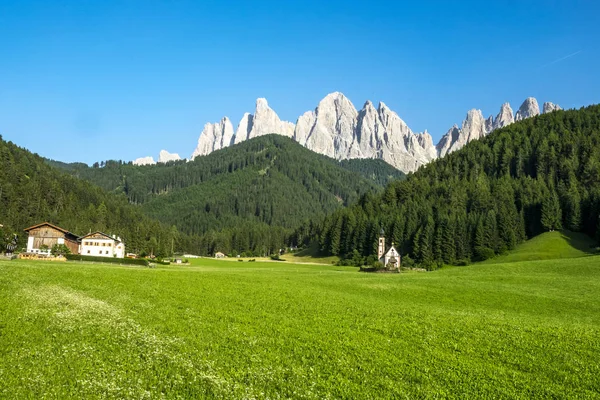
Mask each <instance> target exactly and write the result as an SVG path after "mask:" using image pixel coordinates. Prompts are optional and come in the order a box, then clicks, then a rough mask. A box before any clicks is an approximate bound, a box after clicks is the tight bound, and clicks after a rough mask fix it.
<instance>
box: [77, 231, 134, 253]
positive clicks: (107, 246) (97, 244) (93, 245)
mask: <svg viewBox="0 0 600 400" xmlns="http://www.w3.org/2000/svg"><path fill="white" fill-rule="evenodd" d="M79 254H81V255H83V256H95V257H115V258H124V257H125V243H123V241H122V240H121V238H120V237H117V236H115V235H113V236H109V235H107V234H106V233H102V232H94V233H88V234H87V235H84V236H82V237H81V251H80V253H79Z"/></svg>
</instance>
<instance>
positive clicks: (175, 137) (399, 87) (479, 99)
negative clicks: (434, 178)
mask: <svg viewBox="0 0 600 400" xmlns="http://www.w3.org/2000/svg"><path fill="white" fill-rule="evenodd" d="M598 3H599V2H596V1H554V0H545V1H494V2H486V1H477V2H475V1H461V2H446V1H444V2H434V1H419V2H415V1H410V2H402V1H379V2H365V1H351V0H347V1H337V0H336V1H303V2H294V1H253V2H239V3H238V2H226V1H161V2H159V1H151V0H146V1H139V2H136V1H122V2H115V1H108V0H107V1H97V2H96V1H73V2H68V1H56V2H48V1H26V0H21V1H6V0H0V57H1V58H0V134H1V135H2V136H3V137H4V139H7V140H12V141H14V142H15V143H17V144H18V145H20V146H22V147H26V148H28V149H30V150H32V151H34V152H37V153H39V154H41V155H44V156H46V157H50V158H54V159H59V160H64V161H84V162H88V163H91V162H94V161H97V160H105V159H123V160H132V159H134V158H137V157H141V156H145V155H152V156H154V157H155V158H156V157H157V156H158V152H159V151H160V150H161V149H166V150H169V151H171V152H178V153H180V154H181V156H183V157H188V156H189V155H190V154H191V153H192V151H193V149H194V148H195V146H196V142H197V140H198V136H199V134H200V132H201V131H202V127H203V126H204V124H205V123H206V122H214V121H218V120H219V119H220V118H221V117H222V116H224V115H227V116H229V117H230V118H231V119H232V121H233V122H234V124H237V122H238V121H239V119H240V118H241V116H242V114H243V113H244V112H245V111H249V112H252V111H253V109H254V103H255V99H256V98H257V97H266V98H267V99H268V100H269V104H270V105H271V107H272V108H273V109H274V110H275V111H276V112H277V113H278V114H279V116H280V117H281V118H282V119H286V120H290V121H292V122H295V120H296V118H297V117H298V116H299V115H301V114H302V113H303V112H305V111H307V110H311V109H314V108H315V107H316V105H317V104H318V102H319V100H320V99H321V98H322V97H324V96H325V95H326V94H327V93H330V92H333V91H341V92H343V93H344V94H346V95H347V96H348V97H349V98H350V99H351V100H352V102H353V103H354V105H355V106H356V107H357V108H360V107H362V105H363V103H364V102H365V101H366V100H367V99H370V100H372V101H373V102H375V103H377V102H378V101H380V100H382V101H384V102H385V103H386V104H387V105H388V106H389V107H390V108H392V109H393V110H394V111H396V112H397V113H398V114H399V115H400V117H401V118H403V119H404V120H405V121H406V122H407V123H408V125H409V126H410V127H411V128H412V129H413V130H414V131H423V130H425V129H428V130H429V132H430V133H431V134H432V135H433V137H434V141H436V142H437V140H438V139H439V138H440V137H441V135H442V134H443V133H445V131H446V130H447V129H448V128H449V127H450V126H452V124H454V123H460V122H461V121H462V119H463V118H464V116H465V114H466V112H467V110H469V109H470V108H481V109H482V110H483V112H484V115H485V116H487V115H489V114H494V115H496V114H497V112H498V110H499V108H500V105H501V104H502V103H503V102H505V101H509V102H510V103H511V105H512V106H513V109H514V110H515V111H516V109H517V108H518V106H519V105H520V103H521V102H522V101H523V100H524V99H525V98H526V97H527V96H534V97H537V99H538V101H540V103H542V102H544V101H553V102H556V103H558V104H560V105H561V106H563V107H565V108H572V107H580V106H583V105H588V104H592V103H599V102H600V73H598V71H600V44H599V43H600V16H599V15H600V5H598ZM569 55H571V56H570V57H567V56H569ZM565 57H567V58H565Z"/></svg>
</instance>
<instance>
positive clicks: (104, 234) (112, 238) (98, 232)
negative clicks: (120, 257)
mask: <svg viewBox="0 0 600 400" xmlns="http://www.w3.org/2000/svg"><path fill="white" fill-rule="evenodd" d="M92 235H102V236H106V238H107V239H111V240H114V241H115V242H123V241H122V240H119V239H116V238H114V237H112V236H110V235H107V234H106V233H104V232H100V231H96V232H90V233H88V234H87V235H83V236H82V237H80V239H85V238H88V237H90V236H92Z"/></svg>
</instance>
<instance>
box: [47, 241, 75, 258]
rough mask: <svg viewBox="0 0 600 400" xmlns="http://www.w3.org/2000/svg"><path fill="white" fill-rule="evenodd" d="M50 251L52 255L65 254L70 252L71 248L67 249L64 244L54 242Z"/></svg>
mask: <svg viewBox="0 0 600 400" xmlns="http://www.w3.org/2000/svg"><path fill="white" fill-rule="evenodd" d="M50 253H51V254H52V255H53V256H64V255H66V254H71V249H69V248H68V247H67V246H66V245H64V244H55V245H54V246H52V250H50Z"/></svg>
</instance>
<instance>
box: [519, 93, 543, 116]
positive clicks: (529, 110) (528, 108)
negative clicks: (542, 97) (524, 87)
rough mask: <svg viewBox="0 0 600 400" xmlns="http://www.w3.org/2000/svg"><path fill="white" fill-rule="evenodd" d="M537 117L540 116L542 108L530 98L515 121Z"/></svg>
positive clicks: (522, 106) (520, 108)
mask: <svg viewBox="0 0 600 400" xmlns="http://www.w3.org/2000/svg"><path fill="white" fill-rule="evenodd" d="M536 115H540V106H539V105H538V102H537V100H536V99H535V98H534V97H528V98H527V99H525V101H524V102H523V104H521V107H519V111H517V114H516V115H515V121H521V120H523V119H525V118H530V117H535V116H536Z"/></svg>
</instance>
